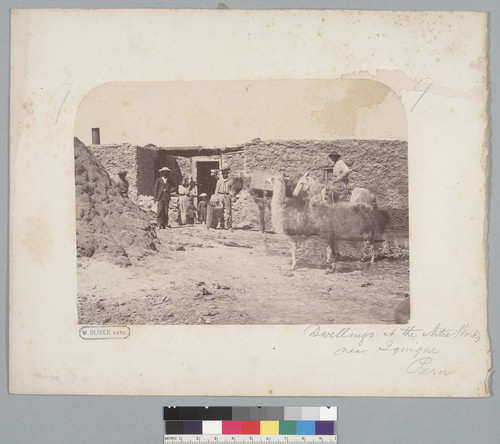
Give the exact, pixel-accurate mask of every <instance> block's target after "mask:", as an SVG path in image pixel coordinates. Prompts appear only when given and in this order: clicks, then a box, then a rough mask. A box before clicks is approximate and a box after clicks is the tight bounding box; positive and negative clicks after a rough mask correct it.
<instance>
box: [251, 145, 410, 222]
mask: <svg viewBox="0 0 500 444" xmlns="http://www.w3.org/2000/svg"><path fill="white" fill-rule="evenodd" d="M244 147H245V165H244V170H245V174H247V175H249V174H251V173H252V171H253V170H254V169H261V170H277V171H281V172H283V173H285V175H287V176H288V177H290V178H291V182H292V184H295V183H296V182H297V180H298V178H299V177H300V176H301V175H302V174H303V173H305V172H306V171H307V170H308V169H313V168H316V167H319V166H322V165H325V164H326V163H327V161H328V159H327V156H328V153H330V152H331V151H334V150H335V151H337V152H338V153H339V154H341V155H342V158H343V160H344V161H345V162H346V163H347V164H348V165H349V167H350V168H351V174H350V184H351V186H352V187H353V188H355V187H363V188H368V189H369V190H371V191H372V192H373V193H375V195H376V196H377V202H378V206H379V208H380V209H383V210H387V212H388V213H389V216H390V225H391V226H392V227H393V228H397V229H404V230H407V229H408V143H407V142H405V141H400V140H351V139H347V140H331V141H330V140H289V141H284V140H269V141H262V140H259V139H256V140H253V141H251V142H249V143H247V144H245V145H244ZM315 174H316V176H317V177H318V179H320V178H321V179H322V175H323V172H321V171H317V172H316V173H315Z"/></svg>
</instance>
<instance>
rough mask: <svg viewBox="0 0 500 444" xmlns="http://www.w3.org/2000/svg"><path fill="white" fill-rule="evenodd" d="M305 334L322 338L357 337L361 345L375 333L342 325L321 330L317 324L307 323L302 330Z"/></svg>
mask: <svg viewBox="0 0 500 444" xmlns="http://www.w3.org/2000/svg"><path fill="white" fill-rule="evenodd" d="M304 334H305V335H306V336H311V337H313V338H324V339H359V341H358V345H359V346H360V347H361V346H362V345H363V342H364V341H365V340H366V339H368V338H373V337H374V336H375V333H373V332H360V333H358V332H356V331H352V330H351V328H350V327H343V328H341V329H340V330H322V329H321V327H320V326H319V325H317V324H314V325H309V327H306V329H305V330H304Z"/></svg>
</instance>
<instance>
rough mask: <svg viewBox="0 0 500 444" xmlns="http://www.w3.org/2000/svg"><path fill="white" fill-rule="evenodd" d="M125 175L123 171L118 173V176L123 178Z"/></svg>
mask: <svg viewBox="0 0 500 444" xmlns="http://www.w3.org/2000/svg"><path fill="white" fill-rule="evenodd" d="M126 174H127V172H126V171H125V170H124V171H120V172H119V173H118V176H125V175H126Z"/></svg>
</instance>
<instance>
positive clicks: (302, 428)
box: [163, 407, 337, 442]
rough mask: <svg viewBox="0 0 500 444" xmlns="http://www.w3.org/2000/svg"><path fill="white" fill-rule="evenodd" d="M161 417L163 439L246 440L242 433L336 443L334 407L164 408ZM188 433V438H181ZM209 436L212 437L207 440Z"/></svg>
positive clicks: (278, 440)
mask: <svg viewBox="0 0 500 444" xmlns="http://www.w3.org/2000/svg"><path fill="white" fill-rule="evenodd" d="M163 418H164V420H165V442H169V441H170V442H172V441H178V442H224V439H222V438H224V437H229V436H230V437H231V441H232V442H246V441H245V439H244V437H243V435H245V437H251V439H250V438H249V442H252V441H253V442H259V441H258V440H257V441H256V440H255V438H256V437H259V436H267V437H268V438H266V442H273V441H274V442H295V441H293V440H290V439H289V438H291V437H293V436H301V437H310V438H314V437H319V436H321V437H331V439H328V440H327V441H325V440H324V439H322V440H321V441H323V442H336V436H334V423H335V421H336V420H337V407H165V408H164V412H163ZM188 435H189V440H188V441H186V440H185V439H180V438H181V437H184V438H188ZM201 435H203V437H204V439H203V440H202V441H200V436H201ZM209 435H211V436H212V438H213V439H209V440H206V439H205V438H206V437H208V436H209ZM174 436H176V437H177V438H179V439H173V438H174ZM169 437H170V438H171V439H169ZM196 437H197V438H196ZM269 437H275V438H279V437H281V438H282V439H269ZM242 439H243V441H242ZM190 440H192V441H190ZM297 442H299V441H297ZM301 442H319V441H314V440H309V439H307V440H304V439H302V438H301Z"/></svg>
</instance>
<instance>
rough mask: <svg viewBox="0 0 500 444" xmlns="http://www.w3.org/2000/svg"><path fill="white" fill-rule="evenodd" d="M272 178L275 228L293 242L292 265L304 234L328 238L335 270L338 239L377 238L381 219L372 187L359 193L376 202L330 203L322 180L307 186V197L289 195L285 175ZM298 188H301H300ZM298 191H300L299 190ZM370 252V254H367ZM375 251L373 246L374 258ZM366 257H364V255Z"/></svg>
mask: <svg viewBox="0 0 500 444" xmlns="http://www.w3.org/2000/svg"><path fill="white" fill-rule="evenodd" d="M269 182H270V183H271V184H272V186H273V197H272V200H271V211H272V214H271V220H272V224H273V231H274V232H276V233H278V234H284V235H286V236H287V237H288V239H289V240H290V243H291V253H292V269H295V268H296V266H297V261H296V253H297V242H298V240H299V238H300V237H302V236H313V235H319V236H321V237H324V238H325V239H326V240H327V255H326V262H327V263H328V264H330V267H331V270H332V271H334V270H335V262H336V255H337V242H338V240H341V239H349V240H359V239H360V238H361V239H363V240H364V241H365V246H366V247H368V246H369V245H371V243H372V242H373V238H374V235H375V227H376V222H377V217H376V212H377V210H376V204H375V208H374V207H373V202H374V196H373V195H372V194H371V193H370V192H369V191H368V190H365V191H367V192H368V193H369V194H367V193H365V192H361V193H359V194H360V196H359V197H358V198H361V197H363V200H366V199H369V200H370V202H371V203H372V205H369V204H365V203H360V202H359V201H357V202H354V203H352V202H351V203H337V204H336V205H335V206H333V207H332V206H327V205H325V204H324V202H325V201H324V199H323V198H322V193H323V192H322V190H321V189H320V188H324V187H323V186H319V185H320V184H318V183H313V182H311V183H309V184H308V185H309V186H308V187H304V188H305V194H307V197H306V199H305V200H304V199H300V198H298V197H297V196H296V193H295V192H294V195H295V196H296V197H295V198H293V199H289V200H286V198H285V181H284V179H283V177H282V176H274V177H272V178H271V179H270V180H269ZM296 191H297V188H296ZM297 194H298V193H297ZM365 256H366V254H365ZM374 258H375V254H374V249H373V247H372V248H371V262H373V261H374ZM363 259H364V257H363Z"/></svg>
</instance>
